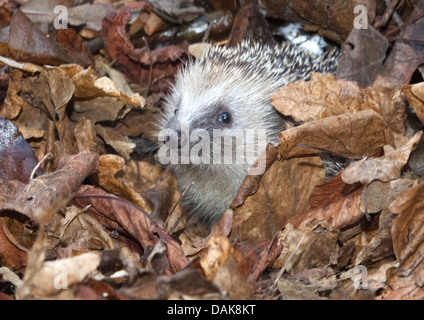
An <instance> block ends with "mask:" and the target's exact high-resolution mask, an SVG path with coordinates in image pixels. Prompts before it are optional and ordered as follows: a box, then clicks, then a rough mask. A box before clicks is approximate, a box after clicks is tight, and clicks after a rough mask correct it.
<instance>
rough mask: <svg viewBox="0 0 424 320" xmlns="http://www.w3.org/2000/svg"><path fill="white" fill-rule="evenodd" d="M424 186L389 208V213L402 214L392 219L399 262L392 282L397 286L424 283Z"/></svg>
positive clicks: (403, 195)
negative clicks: (423, 213)
mask: <svg viewBox="0 0 424 320" xmlns="http://www.w3.org/2000/svg"><path fill="white" fill-rule="evenodd" d="M423 190H424V184H423V183H418V184H416V185H414V186H412V187H410V188H408V189H406V190H405V191H403V192H402V193H401V194H400V195H399V196H398V197H397V198H396V200H395V201H394V202H392V203H391V204H390V206H389V210H390V212H392V213H394V214H399V216H398V217H396V218H395V219H394V220H393V226H392V239H393V250H394V253H395V255H396V258H397V260H398V261H399V262H400V265H399V269H398V271H397V272H396V273H395V277H394V279H392V282H397V284H396V285H395V284H393V286H394V287H396V288H399V287H401V286H407V285H413V284H417V285H418V286H422V285H423V284H424V277H423V274H424V273H423V270H424V269H423V268H424V264H423V263H422V262H423V257H424V243H423V239H424V236H423V232H424V220H423V215H422V210H421V208H422V205H423V201H424V197H423V195H424V192H423Z"/></svg>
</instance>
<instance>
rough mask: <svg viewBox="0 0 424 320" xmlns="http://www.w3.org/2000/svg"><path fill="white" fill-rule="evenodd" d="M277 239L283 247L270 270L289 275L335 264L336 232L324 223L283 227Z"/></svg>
mask: <svg viewBox="0 0 424 320" xmlns="http://www.w3.org/2000/svg"><path fill="white" fill-rule="evenodd" d="M278 237H279V239H280V240H279V241H282V242H283V245H284V247H283V250H282V251H281V254H280V256H279V257H278V258H277V260H276V261H275V262H274V264H273V268H282V269H283V270H284V271H286V272H287V273H289V274H295V273H298V272H301V271H304V270H305V269H312V268H320V267H327V266H329V265H331V264H335V263H336V262H337V259H338V256H339V245H338V243H337V240H338V230H337V229H334V228H333V227H331V226H330V225H329V224H328V223H326V222H322V221H321V222H319V221H316V220H315V221H310V223H308V224H307V225H305V226H303V227H301V228H297V229H294V228H293V226H292V225H291V224H287V225H286V227H285V229H284V230H283V231H281V232H280V234H279V236H278Z"/></svg>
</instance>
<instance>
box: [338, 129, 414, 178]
mask: <svg viewBox="0 0 424 320" xmlns="http://www.w3.org/2000/svg"><path fill="white" fill-rule="evenodd" d="M421 136H422V131H419V132H417V133H416V134H415V135H414V136H413V137H412V138H411V139H410V140H409V141H408V143H407V144H405V145H404V146H402V147H400V148H398V149H396V150H393V149H392V150H393V151H391V152H389V153H386V154H385V155H384V156H383V157H380V158H373V159H363V160H360V161H356V162H353V163H351V164H350V165H349V167H347V168H346V169H345V170H344V171H343V173H342V179H343V181H344V182H346V183H348V184H353V183H356V182H361V183H362V184H364V185H368V184H370V183H371V182H372V181H374V180H379V181H382V182H388V181H390V180H393V179H397V178H399V177H400V173H401V169H402V168H403V166H404V165H405V164H406V162H407V161H408V158H409V155H410V153H411V151H412V150H413V149H414V148H415V146H416V145H417V144H418V142H419V141H420V138H421Z"/></svg>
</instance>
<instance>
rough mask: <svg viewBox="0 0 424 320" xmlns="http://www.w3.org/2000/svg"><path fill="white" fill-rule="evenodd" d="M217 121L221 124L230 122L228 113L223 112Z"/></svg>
mask: <svg viewBox="0 0 424 320" xmlns="http://www.w3.org/2000/svg"><path fill="white" fill-rule="evenodd" d="M218 121H219V122H221V123H225V124H228V123H230V122H231V115H230V113H228V112H223V113H221V114H220V115H219V116H218Z"/></svg>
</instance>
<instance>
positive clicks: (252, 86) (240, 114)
mask: <svg viewBox="0 0 424 320" xmlns="http://www.w3.org/2000/svg"><path fill="white" fill-rule="evenodd" d="M339 56H340V52H339V50H338V49H337V48H336V49H334V50H331V51H328V52H326V53H325V54H320V55H316V54H313V53H311V52H309V51H307V50H306V49H303V48H302V47H300V46H298V45H295V44H292V43H291V42H289V41H287V42H283V43H282V44H279V45H276V46H275V47H271V46H267V45H261V44H260V43H257V42H251V41H248V40H244V41H242V42H241V43H240V44H239V45H238V46H236V47H223V46H211V47H210V48H209V49H207V50H206V52H204V54H203V55H202V57H201V58H199V59H196V60H189V61H188V62H187V63H186V65H185V68H183V69H182V70H180V71H179V72H178V74H177V76H176V80H175V83H174V84H173V86H172V88H171V90H170V93H169V94H168V95H167V96H166V97H165V98H164V102H163V106H162V112H161V115H160V116H159V118H158V120H157V124H156V125H157V132H156V136H157V137H158V141H157V143H158V146H159V147H162V148H164V147H165V145H167V148H164V149H163V150H164V152H163V153H162V156H163V155H165V154H166V155H169V154H170V153H171V150H174V151H175V153H174V155H175V154H177V155H178V156H177V158H176V159H177V161H169V159H168V162H167V161H164V162H165V163H163V164H165V165H167V166H168V167H169V168H170V169H171V171H172V173H173V175H174V176H175V178H176V179H177V182H178V185H179V188H180V190H181V192H182V193H183V199H182V202H183V206H184V208H185V211H186V213H187V217H188V221H190V220H191V221H195V222H196V223H197V222H200V223H201V224H203V225H204V226H206V227H208V228H209V229H210V227H211V226H212V225H213V224H214V223H216V222H217V221H218V220H219V219H220V218H221V216H222V215H223V213H224V211H225V210H226V208H227V207H228V206H229V205H230V204H231V202H232V200H233V199H234V197H235V196H236V194H237V192H238V190H239V187H240V185H241V183H242V182H243V180H244V179H245V177H246V175H247V174H248V170H249V168H250V167H251V165H252V163H253V161H254V160H255V159H253V161H252V160H251V159H249V161H247V159H246V158H247V157H245V159H244V160H245V161H237V160H240V159H237V154H236V152H235V147H234V144H231V143H233V142H234V139H227V142H225V141H224V143H223V144H220V143H221V141H222V140H225V139H221V138H223V137H220V138H219V139H213V137H212V136H213V134H214V133H215V132H218V131H219V130H221V132H223V133H222V135H223V136H225V135H228V134H229V135H231V134H232V133H234V132H236V131H237V132H239V131H240V130H241V131H242V132H243V131H247V130H256V131H255V132H260V130H265V132H266V144H267V143H272V144H274V145H276V144H278V143H279V142H280V140H279V133H280V132H281V131H283V130H284V129H285V128H286V125H287V123H288V121H290V120H289V119H287V118H286V117H284V116H283V115H281V114H280V113H278V112H277V111H276V110H275V109H274V108H273V106H272V105H271V97H272V95H273V94H274V93H276V92H277V91H278V89H279V88H281V87H282V86H284V85H286V84H288V83H290V82H293V81H297V80H300V79H303V80H308V79H309V78H310V76H311V73H312V72H321V73H332V74H334V73H335V71H336V69H337V64H338V60H339ZM184 126H185V127H187V128H189V129H188V134H187V131H185V130H182V127H184ZM196 130H198V131H199V132H203V133H208V134H209V136H210V137H212V138H211V139H210V140H208V139H207V137H204V135H203V136H202V135H200V136H201V138H200V139H199V140H197V141H192V139H191V138H190V136H189V134H190V132H195V131H196ZM217 130H218V131H217ZM224 132H225V133H224ZM261 132H263V131H261ZM258 139H259V138H256V136H255V138H254V141H253V142H254V143H256V142H258ZM203 140H204V142H205V143H203V144H202V146H203V147H204V148H201V150H200V153H196V152H197V151H198V149H199V148H197V149H196V152H195V154H196V155H197V156H201V157H203V158H202V159H209V160H210V161H209V162H207V161H204V162H202V161H200V163H199V161H198V159H197V158H196V159H197V160H196V161H195V160H194V159H192V157H191V156H192V154H191V155H190V156H188V157H187V156H186V157H185V158H183V152H182V151H183V149H184V148H185V147H187V149H188V150H189V151H190V150H191V149H194V148H195V147H196V143H200V141H203ZM217 140H218V141H217ZM229 143H230V144H231V146H230V148H232V149H231V150H232V151H231V154H230V160H232V161H227V162H224V161H221V162H218V161H216V162H215V161H212V160H211V159H212V158H211V157H213V156H216V155H217V154H218V155H222V154H223V151H222V150H224V148H225V147H226V145H228V144H229ZM217 144H218V147H217V148H215V149H214V146H216V145H217ZM266 144H265V145H262V147H265V146H266ZM255 146H256V145H255ZM259 147H260V146H259V145H258V146H256V147H255V148H256V149H255V151H256V153H255V155H257V154H259V152H260V151H262V150H259ZM159 151H160V149H159ZM207 153H209V154H207ZM244 155H245V154H244ZM159 158H160V157H159ZM214 159H215V158H214Z"/></svg>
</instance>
